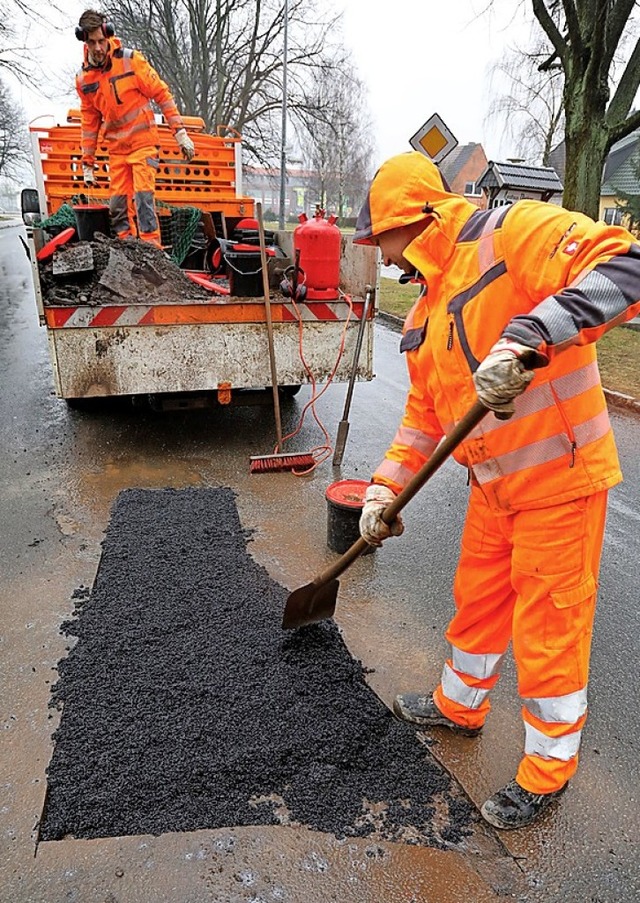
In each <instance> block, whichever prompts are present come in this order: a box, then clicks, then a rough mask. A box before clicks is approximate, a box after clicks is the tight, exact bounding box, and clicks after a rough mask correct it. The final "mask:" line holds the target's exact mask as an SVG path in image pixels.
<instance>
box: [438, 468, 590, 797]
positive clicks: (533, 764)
mask: <svg viewBox="0 0 640 903" xmlns="http://www.w3.org/2000/svg"><path fill="white" fill-rule="evenodd" d="M606 507H607V491H606V490H605V491H602V492H599V493H596V494H595V495H591V496H587V497H586V498H580V499H576V500H574V501H571V502H565V503H563V504H560V505H553V506H552V507H549V508H536V509H533V510H527V511H517V512H515V513H513V514H505V515H496V514H495V513H493V512H492V511H491V510H490V508H489V506H488V505H487V503H486V501H485V499H484V496H483V495H482V491H481V490H480V489H479V488H478V487H477V486H475V485H472V487H471V498H470V501H469V509H468V512H467V518H466V522H465V526H464V530H463V534H462V543H461V553H460V560H459V564H458V568H457V571H456V577H455V581H454V598H455V604H456V614H455V615H454V617H453V618H452V620H451V623H450V624H449V627H448V630H447V633H446V638H447V640H448V641H449V642H450V643H451V658H450V659H448V660H447V662H446V663H445V666H444V669H443V673H442V680H441V683H440V685H439V686H438V688H437V690H436V691H435V693H434V700H435V702H436V704H437V706H438V708H439V709H440V710H441V711H442V712H443V713H444V714H445V715H446V716H447V717H448V718H451V720H452V721H455V722H456V723H458V724H464V725H466V726H468V727H480V726H481V725H482V724H483V723H484V721H485V719H486V717H487V714H488V712H489V709H490V704H489V699H488V695H489V692H490V690H491V689H492V687H493V686H494V685H495V684H496V682H497V680H498V678H499V676H500V666H501V663H502V659H503V657H504V655H505V653H506V651H507V647H508V645H509V641H510V640H511V641H512V642H513V655H514V659H515V663H516V667H517V673H518V690H519V693H520V696H521V698H522V702H523V707H522V717H523V720H524V727H525V749H524V756H523V758H522V760H521V762H520V766H519V768H518V772H517V774H516V780H517V781H518V783H519V784H520V785H521V786H522V787H524V788H525V790H529V791H530V792H532V793H551V792H553V791H554V790H558V789H559V788H560V787H562V786H563V784H564V783H565V782H566V781H568V780H569V778H571V777H572V776H573V774H574V773H575V771H576V768H577V766H578V749H579V746H580V739H581V733H582V728H583V726H584V723H585V720H586V716H587V682H588V677H589V656H590V650H591V635H592V630H593V618H594V613H595V605H596V592H597V583H598V572H599V568H600V556H601V552H602V542H603V538H604V527H605V519H606Z"/></svg>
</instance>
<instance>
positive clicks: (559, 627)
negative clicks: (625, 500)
mask: <svg viewBox="0 0 640 903" xmlns="http://www.w3.org/2000/svg"><path fill="white" fill-rule="evenodd" d="M354 241H355V242H356V243H360V244H373V245H377V246H378V247H379V248H380V250H381V252H382V258H383V260H384V263H385V264H387V265H389V264H396V265H397V266H399V267H400V268H401V269H402V270H403V271H404V273H405V274H412V275H414V276H415V279H416V281H418V282H420V283H422V284H423V285H424V286H425V288H424V290H423V293H422V294H421V296H420V297H419V299H418V300H417V302H416V303H415V305H414V307H413V308H412V310H411V311H410V313H409V315H408V317H407V320H406V322H405V325H404V331H403V338H402V343H401V350H402V351H404V352H405V353H406V356H407V365H408V369H409V376H410V388H409V393H408V397H407V403H406V408H405V412H404V416H403V418H402V421H401V424H400V426H399V428H398V430H397V432H396V435H395V438H394V439H393V442H392V444H391V446H390V448H389V449H388V451H387V453H386V456H385V458H384V461H383V462H382V464H381V465H380V466H379V467H378V469H377V470H376V472H375V473H374V475H373V479H372V485H370V486H369V488H368V489H367V492H366V501H365V504H364V506H363V510H362V515H361V520H360V531H361V534H362V536H363V537H364V539H366V540H367V542H369V543H371V544H374V545H379V544H380V542H381V541H382V540H384V539H386V538H387V537H388V536H390V535H392V534H393V535H399V533H401V532H402V530H403V525H402V522H401V520H400V518H398V519H397V520H396V521H394V522H393V523H392V524H391V525H390V526H387V525H386V524H385V523H384V522H383V521H382V519H381V514H382V512H383V511H384V509H385V507H386V506H387V505H388V504H389V503H390V502H391V501H392V500H393V499H394V498H395V496H396V494H397V493H398V492H399V491H400V490H402V488H403V487H404V486H405V485H406V484H407V483H408V482H409V480H410V479H411V477H412V476H413V475H414V474H415V473H416V472H417V471H418V470H419V469H420V467H421V466H422V465H423V464H424V462H425V461H426V460H427V459H428V457H429V456H430V455H431V453H432V452H433V450H434V449H435V447H436V445H437V444H438V443H439V442H440V440H441V439H442V437H443V435H444V434H445V433H447V432H448V431H449V430H450V428H451V426H452V425H453V424H454V423H456V422H457V421H459V420H460V419H461V418H462V416H463V415H464V414H465V413H466V411H467V410H468V409H469V408H471V406H472V405H473V404H474V403H475V402H476V401H477V399H479V400H480V401H481V402H482V403H483V404H484V405H485V406H486V407H487V408H489V409H490V410H491V411H493V412H494V413H490V414H488V415H487V416H486V417H485V418H484V420H482V421H481V423H480V425H479V426H478V427H476V428H475V430H474V431H473V432H472V433H471V434H470V436H469V438H467V439H466V440H465V441H464V442H462V443H461V445H460V446H459V447H458V449H457V450H456V452H455V457H456V459H457V460H458V461H459V462H460V463H462V464H463V465H464V466H465V467H467V468H468V473H469V482H470V499H469V506H468V510H467V515H466V521H465V525H464V530H463V533H462V541H461V552H460V559H459V563H458V568H457V572H456V577H455V581H454V587H453V594H454V600H455V605H456V613H455V615H454V616H453V618H452V620H451V622H450V624H449V627H448V630H447V632H446V638H447V640H448V641H449V643H450V644H451V657H450V658H449V659H448V660H447V662H446V664H445V665H444V670H443V673H442V679H441V681H440V684H439V685H438V687H436V689H435V691H434V692H433V693H429V692H427V691H426V690H425V689H421V690H420V691H419V692H415V693H405V694H402V695H399V696H397V697H396V699H395V703H394V711H395V713H396V714H397V715H398V716H399V717H400V718H403V719H404V720H406V721H409V722H411V723H413V724H417V725H420V727H422V728H424V727H430V726H436V725H437V726H443V727H447V728H449V729H450V730H452V731H455V732H456V733H459V734H463V735H466V736H469V737H470V736H476V735H477V734H479V733H480V731H481V730H482V726H483V724H484V722H485V719H486V717H487V715H488V713H489V709H490V706H489V698H488V697H489V693H490V691H491V689H492V688H493V687H494V685H495V684H496V682H497V680H498V677H499V674H500V667H501V663H502V660H503V657H504V655H505V653H506V651H507V647H508V645H509V642H510V641H512V643H513V654H514V658H515V662H516V667H517V672H518V689H519V693H520V696H521V697H522V702H523V708H522V716H523V719H524V728H525V745H524V755H523V758H522V760H521V762H520V765H519V767H518V770H517V774H516V776H515V780H513V781H511V782H510V783H509V784H507V785H506V786H505V787H504V788H502V789H501V790H499V791H498V792H497V793H495V794H494V795H493V796H492V797H490V799H488V800H487V801H486V802H485V804H484V805H483V807H482V814H483V816H484V818H485V819H486V820H487V821H489V822H490V823H491V824H493V825H495V826H496V827H498V828H519V827H522V826H523V825H527V824H529V823H530V822H531V821H533V820H534V819H535V818H536V816H537V815H539V813H541V812H542V811H543V810H544V809H546V808H547V806H548V805H549V804H551V803H552V802H553V801H554V800H556V799H557V798H558V797H559V796H560V794H561V793H562V792H563V791H564V790H565V789H566V787H567V784H568V781H569V779H570V778H571V777H572V776H573V775H574V773H575V771H576V768H577V765H578V749H579V746H580V739H581V734H582V729H583V727H584V724H585V720H586V714H587V679H588V671H589V656H590V647H591V634H592V627H593V617H594V610H595V602H596V590H597V586H598V571H599V566H600V556H601V551H602V541H603V534H604V527H605V512H606V503H607V493H608V490H609V488H610V487H612V486H615V485H616V484H617V483H618V482H619V481H620V480H621V478H622V477H621V473H620V468H619V464H618V457H617V451H616V446H615V442H614V438H613V434H612V430H611V424H610V422H609V417H608V413H607V407H606V402H605V397H604V393H603V391H602V386H601V383H600V376H599V373H598V366H597V363H596V352H595V346H594V344H593V343H594V342H595V341H596V340H597V339H598V338H600V336H602V335H603V334H604V333H605V332H606V331H607V330H608V329H610V328H611V327H613V326H615V325H616V324H619V323H622V322H624V321H626V320H629V319H631V318H632V317H633V316H635V315H636V314H637V313H638V311H639V310H640V303H639V301H638V299H639V298H640V246H639V245H638V244H637V243H635V241H634V238H633V236H632V235H631V234H630V233H629V232H627V231H626V230H625V229H623V228H620V227H617V226H606V225H605V224H604V223H602V222H597V223H596V222H594V221H593V220H591V219H589V217H587V216H584V215H583V214H581V213H573V212H570V211H568V210H564V209H562V208H561V207H557V206H555V205H553V204H546V203H542V202H539V201H530V200H523V201H519V202H517V203H515V204H513V206H507V207H499V208H495V209H492V210H478V209H477V208H476V207H474V206H473V205H472V204H470V203H469V202H468V201H466V200H465V199H464V198H463V197H461V196H460V195H457V194H452V193H451V192H450V191H449V189H448V186H447V185H446V183H445V181H444V179H443V178H442V176H441V175H440V173H439V171H438V169H437V167H436V166H435V165H434V164H433V163H432V162H431V161H430V160H429V159H427V157H425V156H424V155H423V154H421V153H418V152H411V153H406V154H400V155H398V156H396V157H392V158H391V159H390V160H388V161H387V162H386V163H384V164H383V165H382V167H381V168H380V169H379V170H378V173H377V174H376V176H375V177H374V179H373V182H372V184H371V186H370V189H369V195H368V199H367V202H366V204H365V205H364V207H363V209H362V210H361V212H360V216H359V218H358V222H357V225H356V234H355V236H354ZM532 368H535V369H532ZM528 386H529V388H528V389H527V387H528ZM525 389H527V391H526V392H525ZM521 393H524V394H521Z"/></svg>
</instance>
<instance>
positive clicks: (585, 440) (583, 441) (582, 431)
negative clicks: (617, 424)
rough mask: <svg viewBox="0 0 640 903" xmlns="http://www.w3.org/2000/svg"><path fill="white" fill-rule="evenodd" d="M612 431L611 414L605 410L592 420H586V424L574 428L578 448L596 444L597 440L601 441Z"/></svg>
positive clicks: (579, 424)
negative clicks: (591, 443)
mask: <svg viewBox="0 0 640 903" xmlns="http://www.w3.org/2000/svg"><path fill="white" fill-rule="evenodd" d="M610 429H611V421H610V420H609V412H608V411H607V410H606V409H605V410H604V411H601V412H600V413H599V414H596V416H595V417H592V418H591V419H590V420H585V421H584V423H578V424H577V425H576V426H575V427H574V428H573V432H574V435H575V437H576V445H577V446H578V448H584V446H585V445H588V444H589V443H590V442H595V441H596V439H601V438H602V437H603V436H606V434H607V433H608V432H609V430H610Z"/></svg>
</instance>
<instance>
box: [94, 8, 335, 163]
mask: <svg viewBox="0 0 640 903" xmlns="http://www.w3.org/2000/svg"><path fill="white" fill-rule="evenodd" d="M288 8H289V20H288V79H289V89H288V109H289V112H290V115H291V116H292V118H294V119H295V117H296V116H298V114H299V112H300V111H301V110H303V109H304V107H305V104H306V95H307V88H306V85H307V83H308V82H309V80H310V78H312V73H313V72H314V71H316V70H317V69H318V68H320V67H321V66H322V65H323V64H324V63H325V62H326V60H327V58H328V56H329V55H332V56H334V57H335V56H336V51H335V48H333V49H331V48H332V44H333V38H332V36H333V31H334V28H335V25H336V21H337V19H336V17H330V18H326V14H325V16H324V17H323V16H321V15H320V16H319V15H317V14H316V10H315V3H314V2H313V0H289V4H288ZM109 15H110V17H111V18H112V20H113V21H114V22H115V23H116V25H117V28H118V33H119V34H120V35H121V36H122V38H123V40H124V41H125V43H126V44H127V45H128V46H132V47H137V48H139V49H140V50H141V51H142V52H143V53H144V54H145V56H146V57H147V58H148V59H149V61H150V62H151V63H152V65H153V66H155V67H156V68H157V70H158V72H159V73H160V74H161V75H162V77H163V78H164V79H165V80H166V81H167V82H168V84H169V85H170V87H171V89H172V91H173V93H174V96H175V98H176V102H177V104H178V106H179V108H180V109H181V111H182V112H183V113H185V114H187V115H193V116H200V117H202V119H204V121H205V125H206V127H207V129H208V130H209V131H213V130H215V128H216V127H217V126H218V125H226V126H230V127H232V128H234V129H236V130H237V131H239V132H240V133H242V135H243V138H244V139H245V149H246V150H247V151H248V152H249V154H250V155H252V156H253V157H254V158H255V159H257V160H258V161H259V162H261V163H266V162H268V161H269V160H271V161H274V160H276V159H277V157H278V150H279V136H280V131H281V130H280V121H279V115H280V112H281V109H282V100H283V90H282V72H283V31H284V6H283V3H282V2H281V0H117V2H112V3H111V4H110V7H109ZM339 61H340V58H339V56H338V59H337V60H336V63H337V62H339Z"/></svg>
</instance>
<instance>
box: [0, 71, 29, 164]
mask: <svg viewBox="0 0 640 903" xmlns="http://www.w3.org/2000/svg"><path fill="white" fill-rule="evenodd" d="M30 163H31V145H30V144H29V135H28V132H27V123H26V120H25V117H24V113H23V112H22V109H21V107H20V106H19V105H18V104H17V103H16V102H15V101H14V100H13V98H12V96H11V93H10V91H9V89H8V88H7V86H6V85H5V84H3V83H2V82H1V81H0V176H5V177H7V178H9V179H16V180H18V179H19V178H20V177H21V176H22V175H23V174H24V171H25V169H27V168H28V167H29V165H30Z"/></svg>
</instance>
